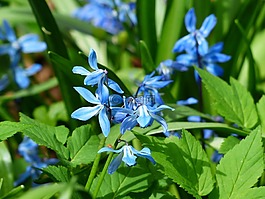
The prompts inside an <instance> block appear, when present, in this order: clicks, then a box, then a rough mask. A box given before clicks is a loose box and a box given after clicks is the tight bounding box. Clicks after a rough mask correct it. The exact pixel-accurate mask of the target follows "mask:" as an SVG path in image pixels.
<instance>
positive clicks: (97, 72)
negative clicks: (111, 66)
mask: <svg viewBox="0 0 265 199" xmlns="http://www.w3.org/2000/svg"><path fill="white" fill-rule="evenodd" d="M88 63H89V65H90V67H91V68H92V69H93V70H94V71H93V72H89V71H88V70H87V69H85V68H84V67H82V66H75V67H74V68H73V70H72V71H73V73H75V74H79V75H84V76H86V77H85V79H84V84H85V85H88V86H94V85H98V86H99V84H103V83H105V84H106V85H107V86H108V87H109V88H111V89H112V90H114V91H116V92H117V93H123V90H122V89H121V88H120V86H119V85H118V84H117V83H116V82H115V81H113V80H112V79H110V78H108V76H107V75H108V71H107V70H103V69H99V68H98V62H97V55H96V52H95V51H94V50H93V49H90V52H89V55H88ZM100 87H102V85H101V86H100Z"/></svg>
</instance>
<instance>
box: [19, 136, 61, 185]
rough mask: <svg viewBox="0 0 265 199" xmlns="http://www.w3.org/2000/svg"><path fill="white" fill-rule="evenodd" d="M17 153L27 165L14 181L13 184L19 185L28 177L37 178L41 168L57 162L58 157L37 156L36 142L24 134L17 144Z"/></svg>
mask: <svg viewBox="0 0 265 199" xmlns="http://www.w3.org/2000/svg"><path fill="white" fill-rule="evenodd" d="M18 153H19V154H20V155H21V156H22V157H23V158H24V160H25V161H26V162H27V163H28V164H29V165H28V166H27V168H26V171H25V172H24V173H22V174H21V175H20V177H19V179H17V180H16V181H15V182H14V186H18V185H20V184H21V183H23V182H24V181H26V180H27V179H29V178H32V179H33V180H34V179H37V178H38V177H39V176H40V174H41V173H42V171H41V169H42V168H45V167H47V166H48V165H53V164H56V163H57V162H58V159H55V158H50V159H41V158H40V157H39V150H38V144H37V143H35V142H34V141H33V140H31V139H30V138H29V137H26V136H25V137H24V139H23V141H22V142H21V143H20V144H19V146H18ZM33 185H34V184H33Z"/></svg>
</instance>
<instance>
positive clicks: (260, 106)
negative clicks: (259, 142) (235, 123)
mask: <svg viewBox="0 0 265 199" xmlns="http://www.w3.org/2000/svg"><path fill="white" fill-rule="evenodd" d="M256 106H257V111H258V115H259V122H260V125H261V132H262V137H265V114H264V113H265V95H263V96H262V97H261V98H260V100H259V101H258V103H257V104H256Z"/></svg>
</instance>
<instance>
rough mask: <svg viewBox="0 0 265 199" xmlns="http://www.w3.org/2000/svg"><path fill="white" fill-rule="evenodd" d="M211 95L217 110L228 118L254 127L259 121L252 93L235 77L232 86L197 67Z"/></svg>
mask: <svg viewBox="0 0 265 199" xmlns="http://www.w3.org/2000/svg"><path fill="white" fill-rule="evenodd" d="M196 70H197V71H198V73H199V74H200V76H201V78H202V81H203V83H204V84H205V86H206V88H207V90H208V92H209V93H210V95H211V97H212V98H213V99H214V101H215V104H214V107H215V109H216V110H217V112H218V113H219V114H220V115H222V116H224V117H225V118H226V119H227V120H229V121H231V122H234V123H236V124H237V125H239V126H241V127H245V128H249V129H250V128H252V127H254V126H255V125H256V124H257V122H258V116H257V111H256V107H255V104H254V100H253V98H252V97H251V95H250V93H249V92H248V91H247V90H246V89H245V88H244V87H243V86H242V85H241V84H240V83H239V82H237V81H236V80H235V79H233V78H231V79H230V82H231V86H229V85H228V84H227V83H226V82H225V81H223V80H221V79H220V78H219V77H216V76H214V75H212V74H210V73H209V72H207V71H205V70H202V69H199V68H196Z"/></svg>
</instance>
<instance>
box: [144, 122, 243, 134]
mask: <svg viewBox="0 0 265 199" xmlns="http://www.w3.org/2000/svg"><path fill="white" fill-rule="evenodd" d="M167 125H168V131H179V130H182V129H213V130H219V131H222V132H224V133H225V134H227V135H229V134H231V133H236V134H238V135H242V136H246V135H248V132H246V131H242V130H240V129H237V128H234V127H230V126H229V125H227V124H223V123H217V122H215V123H214V122H169V123H167ZM162 132H163V128H162V127H159V128H157V129H153V130H151V131H149V132H147V135H154V134H158V133H162Z"/></svg>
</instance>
